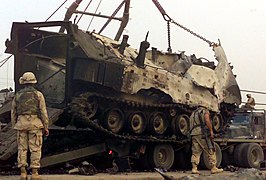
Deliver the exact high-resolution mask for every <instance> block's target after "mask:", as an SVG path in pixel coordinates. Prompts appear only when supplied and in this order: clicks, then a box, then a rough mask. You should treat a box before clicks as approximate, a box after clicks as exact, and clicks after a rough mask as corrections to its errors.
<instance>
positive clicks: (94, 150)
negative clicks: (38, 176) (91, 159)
mask: <svg viewBox="0 0 266 180" xmlns="http://www.w3.org/2000/svg"><path fill="white" fill-rule="evenodd" d="M104 151H106V146H105V143H101V144H97V145H92V146H89V147H86V148H81V149H78V150H73V151H68V152H65V153H60V154H57V155H52V156H48V157H44V158H43V159H41V167H47V166H51V165H55V164H59V163H63V162H67V161H71V160H75V159H79V158H83V157H87V156H90V155H94V154H98V153H101V152H104Z"/></svg>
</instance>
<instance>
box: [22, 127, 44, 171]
mask: <svg viewBox="0 0 266 180" xmlns="http://www.w3.org/2000/svg"><path fill="white" fill-rule="evenodd" d="M42 141H43V139H42V129H38V130H30V131H21V130H18V131H17V143H18V159H17V160H18V167H19V168H20V167H22V166H28V163H27V152H28V149H29V150H30V167H31V168H40V159H41V149H42Z"/></svg>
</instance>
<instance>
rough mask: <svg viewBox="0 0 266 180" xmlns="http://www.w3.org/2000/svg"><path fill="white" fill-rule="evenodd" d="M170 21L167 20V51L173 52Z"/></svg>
mask: <svg viewBox="0 0 266 180" xmlns="http://www.w3.org/2000/svg"><path fill="white" fill-rule="evenodd" d="M170 30H171V29H170V21H167V35H168V49H167V51H168V52H169V53H172V48H171V31H170Z"/></svg>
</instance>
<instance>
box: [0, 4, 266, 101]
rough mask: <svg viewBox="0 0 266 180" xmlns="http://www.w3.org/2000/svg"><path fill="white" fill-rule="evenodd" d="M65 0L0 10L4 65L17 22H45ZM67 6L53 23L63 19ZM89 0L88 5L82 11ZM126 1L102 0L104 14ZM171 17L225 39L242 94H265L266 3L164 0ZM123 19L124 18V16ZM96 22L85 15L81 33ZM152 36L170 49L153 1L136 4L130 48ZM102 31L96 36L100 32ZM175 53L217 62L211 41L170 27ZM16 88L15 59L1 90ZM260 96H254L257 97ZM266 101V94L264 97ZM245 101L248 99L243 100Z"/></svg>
mask: <svg viewBox="0 0 266 180" xmlns="http://www.w3.org/2000/svg"><path fill="white" fill-rule="evenodd" d="M63 1H64V0H49V1H48V0H23V1H22V0H8V1H3V2H2V3H1V8H0V19H1V25H0V32H1V33H0V61H1V60H2V59H4V58H5V57H7V56H8V55H9V54H5V53H4V51H5V45H4V43H5V40H6V39H7V38H10V30H11V26H12V22H21V21H22V22H23V21H25V20H27V21H28V22H35V21H44V20H46V19H47V18H48V17H49V16H50V15H51V14H52V12H54V10H55V9H57V7H59V5H60V4H61V3H63ZM73 1H74V0H68V1H67V3H66V4H65V5H64V6H63V7H62V8H61V9H60V10H59V11H58V12H57V13H56V14H55V16H53V17H52V18H51V20H63V18H64V14H65V12H66V8H67V7H69V6H70V4H71V3H72V2H73ZM89 1H90V0H83V2H82V4H81V6H80V7H79V8H78V9H79V10H83V9H84V7H85V6H86V5H87V3H88V2H89ZM99 1H100V0H93V1H92V4H91V5H90V6H89V8H88V11H89V12H94V11H95V8H96V6H97V5H98V3H99ZM121 1H122V0H102V3H101V5H100V7H99V11H98V12H100V13H101V14H106V15H110V14H111V13H112V12H113V11H114V10H115V8H116V7H117V6H118V5H119V4H120V2H121ZM159 2H160V3H161V5H162V6H163V7H164V9H165V10H166V12H167V13H168V14H169V16H170V17H172V19H174V20H175V21H176V22H178V23H180V24H182V25H184V26H186V27H188V28H189V29H191V30H193V31H194V32H196V33H198V34H200V35H201V36H203V37H205V38H206V39H208V40H210V41H214V42H217V41H218V38H219V39H220V40H221V43H222V46H223V48H224V50H225V52H226V54H227V58H228V60H229V62H231V64H232V65H233V66H234V69H233V71H234V74H236V75H237V81H238V83H239V86H240V89H248V90H256V91H263V92H266V77H265V73H264V71H265V69H266V62H265V61H266V59H265V58H266V50H265V44H266V18H265V17H266V1H265V0H201V1H200V0H159ZM119 15H121V13H120V14H119ZM90 19H91V17H89V16H84V17H83V18H82V20H81V21H80V23H79V26H80V28H82V29H85V30H86V29H87V28H88V24H89V22H90ZM104 22H105V20H104V21H103V20H101V19H98V18H97V19H94V21H93V22H92V25H91V26H90V28H89V30H93V29H96V30H97V29H98V30H99V28H100V27H101V26H102V25H103V23H104ZM118 27H119V23H111V24H110V25H109V26H108V28H109V29H108V30H105V31H104V32H103V34H105V35H107V36H111V37H114V36H115V31H116V30H117V29H118ZM147 31H149V32H150V33H149V37H148V41H149V42H150V44H151V46H152V47H157V48H158V49H159V50H164V51H165V50H167V33H166V32H167V31H166V22H165V21H164V20H163V18H162V16H161V14H160V13H159V11H158V10H157V8H156V7H155V6H154V4H153V3H152V0H131V9H130V21H129V24H128V26H127V28H126V30H125V32H124V34H128V35H129V44H130V45H131V46H132V47H135V48H139V43H140V42H141V41H142V40H144V38H145V35H146V33H147ZM96 32H97V31H96ZM171 37H172V39H171V41H172V49H173V51H175V52H179V51H185V52H186V55H190V54H196V56H197V57H205V58H207V59H210V60H214V58H213V51H212V49H211V48H210V47H209V46H208V44H207V43H206V42H203V41H202V40H200V39H198V38H196V37H195V36H193V35H191V34H189V33H188V32H186V31H184V30H182V29H180V28H179V27H177V26H175V25H171ZM9 86H13V59H10V60H9V61H8V63H6V64H5V65H4V66H3V67H1V68H0V89H2V88H5V87H9ZM254 96H255V95H254ZM264 96H266V95H264ZM255 97H256V99H257V102H264V103H266V100H264V99H266V97H263V96H255ZM245 100H246V98H245V97H243V101H245Z"/></svg>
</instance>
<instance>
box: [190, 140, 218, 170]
mask: <svg viewBox="0 0 266 180" xmlns="http://www.w3.org/2000/svg"><path fill="white" fill-rule="evenodd" d="M202 152H203V153H206V155H207V157H208V160H209V163H210V165H212V166H215V165H216V154H215V152H214V151H213V150H210V149H209V148H208V145H207V143H206V140H205V139H204V138H203V136H202V135H197V136H192V156H191V163H195V164H196V165H198V164H199V162H200V156H201V154H202Z"/></svg>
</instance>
